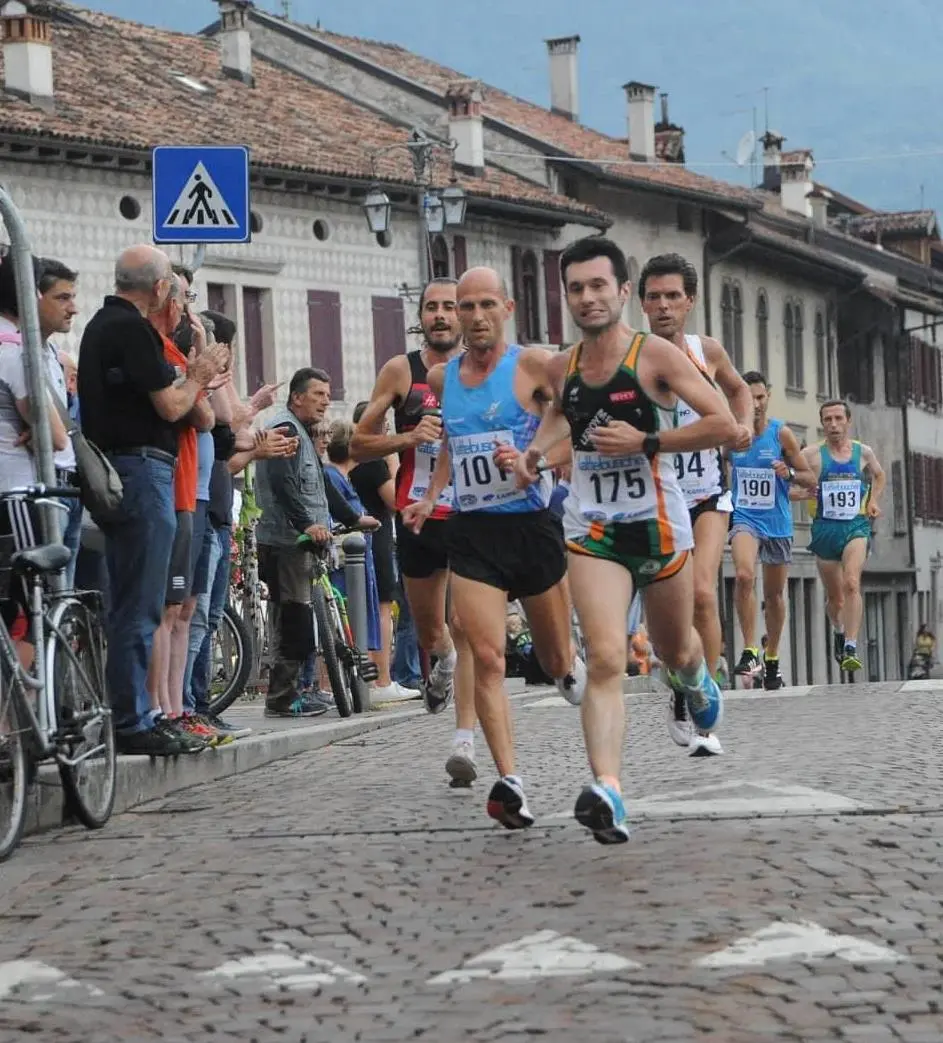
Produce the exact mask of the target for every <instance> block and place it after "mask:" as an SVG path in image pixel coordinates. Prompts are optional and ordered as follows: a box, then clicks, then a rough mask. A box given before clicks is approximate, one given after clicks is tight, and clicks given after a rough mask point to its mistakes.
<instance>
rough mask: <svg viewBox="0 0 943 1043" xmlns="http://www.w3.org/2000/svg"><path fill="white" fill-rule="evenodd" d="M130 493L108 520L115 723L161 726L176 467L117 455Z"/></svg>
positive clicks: (124, 728) (126, 728)
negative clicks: (157, 675)
mask: <svg viewBox="0 0 943 1043" xmlns="http://www.w3.org/2000/svg"><path fill="white" fill-rule="evenodd" d="M111 463H112V466H113V467H114V469H115V470H116V471H117V472H118V475H119V477H120V478H121V484H122V485H123V486H124V496H123V498H122V501H121V507H120V509H119V513H118V516H117V518H116V519H115V520H114V521H111V522H109V523H108V524H106V525H103V526H102V532H103V533H104V536H105V562H106V564H107V567H108V587H109V591H110V595H111V604H110V607H109V612H108V620H107V623H106V624H105V633H106V636H107V639H108V660H107V663H106V666H105V676H106V678H107V681H108V691H109V695H110V697H111V706H112V710H113V711H114V715H115V729H116V730H117V731H119V732H125V733H132V732H141V731H147V730H148V729H149V728H151V727H153V725H152V723H151V719H150V714H149V710H150V705H151V699H150V696H149V695H148V692H147V667H148V663H149V662H150V658H151V647H152V645H153V643H154V631H155V630H156V629H157V627H158V625H159V624H160V619H161V613H162V612H163V608H164V593H165V591H166V589H167V570H168V569H169V568H170V551H171V548H172V547H173V542H174V533H175V532H176V528H177V520H176V516H175V514H174V469H173V466H172V465H171V464H169V463H166V462H164V461H162V460H155V459H153V458H152V457H147V456H113V457H111Z"/></svg>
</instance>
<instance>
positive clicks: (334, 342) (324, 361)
mask: <svg viewBox="0 0 943 1043" xmlns="http://www.w3.org/2000/svg"><path fill="white" fill-rule="evenodd" d="M308 341H309V344H310V347H311V365H312V366H316V367H317V368H319V369H323V370H326V371H327V374H328V376H329V377H330V378H331V398H333V399H335V400H337V399H343V397H344V351H343V335H342V332H341V295H340V294H339V293H336V292H335V291H334V290H308Z"/></svg>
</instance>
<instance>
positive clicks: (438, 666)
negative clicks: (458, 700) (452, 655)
mask: <svg viewBox="0 0 943 1043" xmlns="http://www.w3.org/2000/svg"><path fill="white" fill-rule="evenodd" d="M454 692H455V663H454V661H453V663H452V666H451V668H447V667H446V666H445V660H444V659H437V660H436V661H435V663H434V664H433V666H432V669H431V670H430V671H429V680H428V681H426V683H425V684H424V685H423V686H422V693H421V694H422V698H423V702H425V704H426V709H427V710H428V711H429V713H441V712H442V711H443V710H444V709H445V708H446V707H447V706H448V705H449V703H450V702H451V701H452V696H453V694H454Z"/></svg>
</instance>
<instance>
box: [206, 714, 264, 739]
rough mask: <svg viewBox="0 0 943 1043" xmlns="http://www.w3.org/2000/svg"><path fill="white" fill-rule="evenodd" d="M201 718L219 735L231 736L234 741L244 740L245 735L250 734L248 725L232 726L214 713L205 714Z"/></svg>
mask: <svg viewBox="0 0 943 1043" xmlns="http://www.w3.org/2000/svg"><path fill="white" fill-rule="evenodd" d="M202 716H203V717H205V718H206V719H207V720H208V721H209V722H210V724H211V725H212V726H213V727H214V728H215V729H216V730H217V731H218V732H219V733H220V735H231V736H232V737H233V738H234V739H244V738H245V737H246V736H247V735H251V734H252V729H251V728H250V727H249V725H248V724H233V723H232V722H231V721H227V720H226V719H225V718H223V717H219V716H218V715H216V714H214V713H207V714H203V715H202Z"/></svg>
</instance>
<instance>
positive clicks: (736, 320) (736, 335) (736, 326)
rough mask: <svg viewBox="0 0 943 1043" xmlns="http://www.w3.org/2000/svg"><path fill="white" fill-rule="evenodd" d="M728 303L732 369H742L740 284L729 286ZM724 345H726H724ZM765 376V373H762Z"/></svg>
mask: <svg viewBox="0 0 943 1043" xmlns="http://www.w3.org/2000/svg"><path fill="white" fill-rule="evenodd" d="M730 305H731V309H732V311H733V340H732V341H731V342H730V358H731V359H732V361H733V365H734V369H737V370H740V371H741V372H742V371H743V295H742V294H741V293H740V284H739V283H733V284H732V285H731V287H730ZM724 346H725V347H726V345H724ZM764 376H765V374H764Z"/></svg>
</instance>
